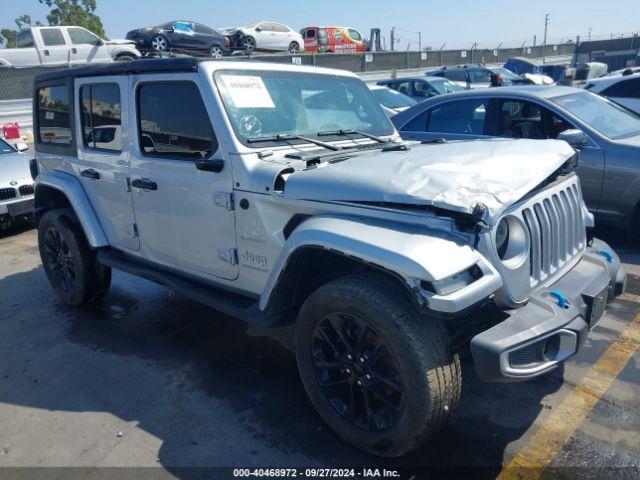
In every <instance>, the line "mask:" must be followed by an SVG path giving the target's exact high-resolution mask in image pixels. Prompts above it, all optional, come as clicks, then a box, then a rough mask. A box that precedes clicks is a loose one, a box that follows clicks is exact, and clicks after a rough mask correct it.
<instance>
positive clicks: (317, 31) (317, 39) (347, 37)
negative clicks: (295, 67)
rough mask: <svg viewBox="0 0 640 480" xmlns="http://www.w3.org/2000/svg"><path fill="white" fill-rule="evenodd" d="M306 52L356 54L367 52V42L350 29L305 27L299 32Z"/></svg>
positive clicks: (353, 29) (356, 31)
mask: <svg viewBox="0 0 640 480" xmlns="http://www.w3.org/2000/svg"><path fill="white" fill-rule="evenodd" d="M300 35H302V38H304V49H305V51H307V52H319V53H332V52H335V53H358V52H365V51H367V50H368V41H367V39H366V38H365V37H364V35H362V33H360V32H359V31H358V30H356V29H355V28H351V27H305V28H303V29H302V30H300Z"/></svg>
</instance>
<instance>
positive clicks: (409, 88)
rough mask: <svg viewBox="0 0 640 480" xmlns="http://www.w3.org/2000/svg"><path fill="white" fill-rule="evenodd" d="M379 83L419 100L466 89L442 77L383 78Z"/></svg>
mask: <svg viewBox="0 0 640 480" xmlns="http://www.w3.org/2000/svg"><path fill="white" fill-rule="evenodd" d="M378 85H381V86H384V87H388V88H392V89H393V90H396V91H398V92H400V93H404V94H405V95H407V96H408V97H411V98H413V99H415V100H417V101H419V102H420V101H422V100H424V99H425V98H431V97H435V96H437V95H442V94H445V93H453V92H461V91H462V90H464V88H462V87H461V86H459V85H456V84H455V83H453V82H452V81H450V80H447V79H446V78H440V77H407V78H393V79H389V80H381V81H379V82H378Z"/></svg>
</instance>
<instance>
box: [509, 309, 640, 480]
mask: <svg viewBox="0 0 640 480" xmlns="http://www.w3.org/2000/svg"><path fill="white" fill-rule="evenodd" d="M638 348H640V314H638V315H637V316H636V317H635V318H634V319H633V320H632V321H631V322H630V323H629V325H627V328H625V330H624V331H623V332H622V333H621V334H620V335H619V336H618V338H616V339H615V340H614V342H613V343H612V344H611V345H610V346H609V348H607V350H606V351H605V352H604V354H603V355H602V356H601V357H600V358H599V359H598V361H597V362H596V363H594V364H593V366H592V367H591V370H590V371H589V373H587V375H585V376H584V378H583V379H582V380H581V381H580V383H579V384H578V385H576V386H574V387H572V389H571V390H570V391H569V393H568V394H567V395H566V396H565V397H564V399H563V400H562V401H561V402H560V405H558V407H556V408H555V409H554V410H553V411H552V412H551V414H550V415H549V416H548V417H547V419H546V420H545V422H544V423H543V424H542V426H541V427H540V428H539V429H538V430H537V431H536V432H535V433H534V434H533V435H532V436H531V438H530V439H529V440H528V441H527V443H526V444H525V445H524V446H523V447H522V448H521V449H520V451H519V452H518V453H517V454H516V456H515V457H513V459H512V460H511V462H509V464H508V465H507V466H506V467H505V468H504V469H503V470H502V471H501V472H500V475H498V477H497V478H498V479H500V480H507V479H520V480H523V479H527V480H534V479H538V478H540V477H541V476H542V474H543V473H544V471H545V468H547V467H548V466H549V464H550V463H551V461H552V460H553V459H554V458H555V456H556V455H557V454H558V453H559V452H560V450H562V447H563V446H564V445H565V444H566V443H567V442H568V441H569V439H570V438H571V436H572V435H573V433H574V432H575V431H576V429H577V428H578V427H579V426H580V424H581V423H582V422H583V421H584V419H585V418H586V417H587V415H588V414H589V412H590V411H591V409H592V408H593V407H594V406H595V405H596V403H597V402H598V400H599V399H600V398H601V397H602V395H604V393H605V392H606V391H607V390H608V389H609V387H610V386H611V384H612V383H613V381H614V380H615V379H616V378H617V376H618V375H619V374H620V372H621V371H622V369H623V368H624V367H625V365H626V364H627V362H629V360H630V359H631V357H632V356H633V354H634V353H635V352H636V350H638Z"/></svg>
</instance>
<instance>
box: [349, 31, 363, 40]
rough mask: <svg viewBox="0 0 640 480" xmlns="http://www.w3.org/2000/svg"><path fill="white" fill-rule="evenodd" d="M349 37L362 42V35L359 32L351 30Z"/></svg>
mask: <svg viewBox="0 0 640 480" xmlns="http://www.w3.org/2000/svg"><path fill="white" fill-rule="evenodd" d="M349 36H350V37H351V38H352V39H354V40H355V41H357V42H359V41H360V40H362V35H360V32H358V31H357V30H353V29H349Z"/></svg>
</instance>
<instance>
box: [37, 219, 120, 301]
mask: <svg viewBox="0 0 640 480" xmlns="http://www.w3.org/2000/svg"><path fill="white" fill-rule="evenodd" d="M38 248H39V250H40V259H41V260H42V265H43V267H44V271H45V273H46V275H47V278H48V279H49V283H51V286H52V287H53V290H54V291H55V292H56V295H58V298H60V300H61V301H62V302H64V303H66V304H68V305H73V306H79V305H85V304H88V303H91V302H94V301H95V300H97V299H98V298H100V297H102V296H103V295H104V294H106V293H107V291H108V290H109V286H110V285H111V268H109V267H106V266H104V265H101V264H99V263H98V262H97V261H96V255H95V253H94V252H93V251H92V250H91V249H90V248H89V245H88V244H87V240H86V238H85V236H84V233H83V232H82V230H81V228H80V226H79V225H78V223H77V221H76V217H75V214H74V213H73V211H72V210H71V209H67V208H62V209H56V210H50V211H48V212H47V213H45V214H44V215H43V217H42V219H41V220H40V223H39V224H38Z"/></svg>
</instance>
